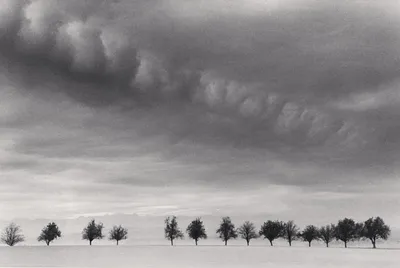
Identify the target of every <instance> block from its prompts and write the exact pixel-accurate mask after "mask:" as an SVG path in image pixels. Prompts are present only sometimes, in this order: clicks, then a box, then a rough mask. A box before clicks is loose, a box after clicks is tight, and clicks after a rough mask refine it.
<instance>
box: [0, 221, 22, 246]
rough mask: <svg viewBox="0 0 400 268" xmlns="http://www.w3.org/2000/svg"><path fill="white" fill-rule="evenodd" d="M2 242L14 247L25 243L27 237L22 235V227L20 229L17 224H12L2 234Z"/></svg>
mask: <svg viewBox="0 0 400 268" xmlns="http://www.w3.org/2000/svg"><path fill="white" fill-rule="evenodd" d="M0 240H1V242H2V243H4V244H7V245H9V246H10V247H12V246H15V245H16V244H18V243H20V242H24V241H25V237H24V235H23V234H22V230H21V227H19V226H18V225H16V224H15V223H10V224H9V225H8V226H7V227H6V228H5V229H4V231H3V233H2V234H1V238H0Z"/></svg>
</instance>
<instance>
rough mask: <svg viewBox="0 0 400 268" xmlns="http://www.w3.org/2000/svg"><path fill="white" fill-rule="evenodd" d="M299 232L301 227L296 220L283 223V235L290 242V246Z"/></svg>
mask: <svg viewBox="0 0 400 268" xmlns="http://www.w3.org/2000/svg"><path fill="white" fill-rule="evenodd" d="M298 234H299V228H298V227H297V225H296V224H295V223H294V221H288V222H287V223H285V224H284V225H283V237H284V238H285V239H286V240H287V241H288V242H289V246H292V241H293V240H296V238H297V237H298Z"/></svg>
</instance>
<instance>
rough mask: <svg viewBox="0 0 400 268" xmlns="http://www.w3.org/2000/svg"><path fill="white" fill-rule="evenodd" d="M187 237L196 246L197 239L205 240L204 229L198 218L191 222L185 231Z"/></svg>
mask: <svg viewBox="0 0 400 268" xmlns="http://www.w3.org/2000/svg"><path fill="white" fill-rule="evenodd" d="M186 232H187V233H188V235H189V237H190V238H192V239H194V241H195V244H196V246H197V242H198V241H199V239H207V234H206V229H205V228H204V224H203V222H202V220H201V219H200V218H197V219H195V220H193V221H192V222H191V223H190V224H189V226H188V227H187V229H186Z"/></svg>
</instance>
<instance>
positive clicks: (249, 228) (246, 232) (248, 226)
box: [237, 221, 258, 245]
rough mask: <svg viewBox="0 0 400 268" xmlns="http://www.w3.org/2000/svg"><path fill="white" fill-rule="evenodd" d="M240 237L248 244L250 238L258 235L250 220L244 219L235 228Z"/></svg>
mask: <svg viewBox="0 0 400 268" xmlns="http://www.w3.org/2000/svg"><path fill="white" fill-rule="evenodd" d="M237 232H238V234H239V235H240V237H241V238H242V239H244V240H246V242H247V245H250V240H251V239H255V238H257V237H258V235H257V232H256V227H255V226H254V224H253V223H252V222H249V221H246V222H245V223H243V224H242V225H241V226H240V227H239V228H238V230H237Z"/></svg>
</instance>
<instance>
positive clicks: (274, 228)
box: [260, 221, 284, 246]
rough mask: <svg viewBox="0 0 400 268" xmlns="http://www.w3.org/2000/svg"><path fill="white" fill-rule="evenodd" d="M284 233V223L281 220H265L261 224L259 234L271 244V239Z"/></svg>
mask: <svg viewBox="0 0 400 268" xmlns="http://www.w3.org/2000/svg"><path fill="white" fill-rule="evenodd" d="M283 235H284V223H283V222H281V221H267V222H264V224H263V225H262V226H261V229H260V236H264V238H266V239H268V240H269V243H270V244H271V246H273V243H272V242H273V241H274V240H275V239H277V238H279V237H283Z"/></svg>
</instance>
